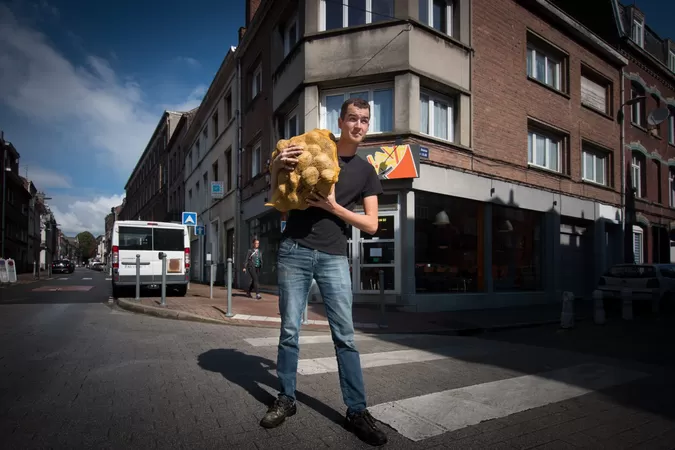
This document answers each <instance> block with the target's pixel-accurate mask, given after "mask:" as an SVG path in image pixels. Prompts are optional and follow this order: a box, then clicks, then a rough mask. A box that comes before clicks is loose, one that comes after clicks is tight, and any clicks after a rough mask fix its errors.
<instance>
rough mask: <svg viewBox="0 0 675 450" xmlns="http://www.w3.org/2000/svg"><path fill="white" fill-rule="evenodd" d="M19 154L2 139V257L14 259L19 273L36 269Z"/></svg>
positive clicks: (27, 198) (27, 203) (9, 143)
mask: <svg viewBox="0 0 675 450" xmlns="http://www.w3.org/2000/svg"><path fill="white" fill-rule="evenodd" d="M19 158H20V155H19V152H18V151H17V150H16V148H14V145H13V144H12V143H11V142H9V141H6V140H5V139H4V136H2V137H0V161H1V162H2V173H0V177H2V180H0V182H1V183H2V185H0V186H2V187H1V188H0V195H2V197H0V198H1V199H2V200H3V201H2V209H3V211H2V216H3V217H2V224H0V240H1V241H2V248H1V249H0V257H1V258H5V259H9V258H12V259H14V261H15V263H16V270H17V272H18V273H23V272H29V271H31V270H32V269H33V259H32V255H30V254H29V248H28V243H29V234H28V217H29V213H30V200H31V194H30V192H29V191H28V190H27V189H26V187H25V186H24V181H23V178H22V177H21V176H20V175H19Z"/></svg>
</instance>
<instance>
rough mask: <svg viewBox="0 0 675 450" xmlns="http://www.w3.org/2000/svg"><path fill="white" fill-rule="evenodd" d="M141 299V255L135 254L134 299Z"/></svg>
mask: <svg viewBox="0 0 675 450" xmlns="http://www.w3.org/2000/svg"><path fill="white" fill-rule="evenodd" d="M140 299H141V255H139V254H136V300H140Z"/></svg>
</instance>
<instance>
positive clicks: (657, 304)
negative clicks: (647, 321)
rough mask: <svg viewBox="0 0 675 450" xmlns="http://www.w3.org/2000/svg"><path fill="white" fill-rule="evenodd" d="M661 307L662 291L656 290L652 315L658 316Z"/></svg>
mask: <svg viewBox="0 0 675 450" xmlns="http://www.w3.org/2000/svg"><path fill="white" fill-rule="evenodd" d="M660 307H661V291H660V290H659V289H654V290H653V291H652V313H654V314H658V312H659V310H660Z"/></svg>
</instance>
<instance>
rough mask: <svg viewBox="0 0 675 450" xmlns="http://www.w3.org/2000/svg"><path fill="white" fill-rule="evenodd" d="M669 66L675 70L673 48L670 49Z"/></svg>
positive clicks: (671, 69)
mask: <svg viewBox="0 0 675 450" xmlns="http://www.w3.org/2000/svg"><path fill="white" fill-rule="evenodd" d="M668 68H669V69H670V71H671V72H675V52H674V51H672V50H668Z"/></svg>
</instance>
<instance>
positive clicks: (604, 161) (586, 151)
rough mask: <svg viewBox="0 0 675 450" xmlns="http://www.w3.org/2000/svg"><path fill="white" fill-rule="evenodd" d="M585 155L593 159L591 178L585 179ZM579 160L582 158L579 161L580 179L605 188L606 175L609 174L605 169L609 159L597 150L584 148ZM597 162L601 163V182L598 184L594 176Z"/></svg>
mask: <svg viewBox="0 0 675 450" xmlns="http://www.w3.org/2000/svg"><path fill="white" fill-rule="evenodd" d="M586 155H590V156H592V157H593V167H592V173H593V178H586ZM581 158H582V159H581V178H582V179H583V180H584V181H588V182H590V183H595V184H599V185H601V186H607V173H608V172H609V171H608V170H607V169H608V162H609V157H608V156H607V155H606V154H604V153H602V152H599V151H597V150H592V149H588V148H584V149H583V150H582V154H581ZM598 161H602V165H603V171H602V182H599V181H598V180H596V179H595V178H596V175H597V171H596V168H597V165H598Z"/></svg>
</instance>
